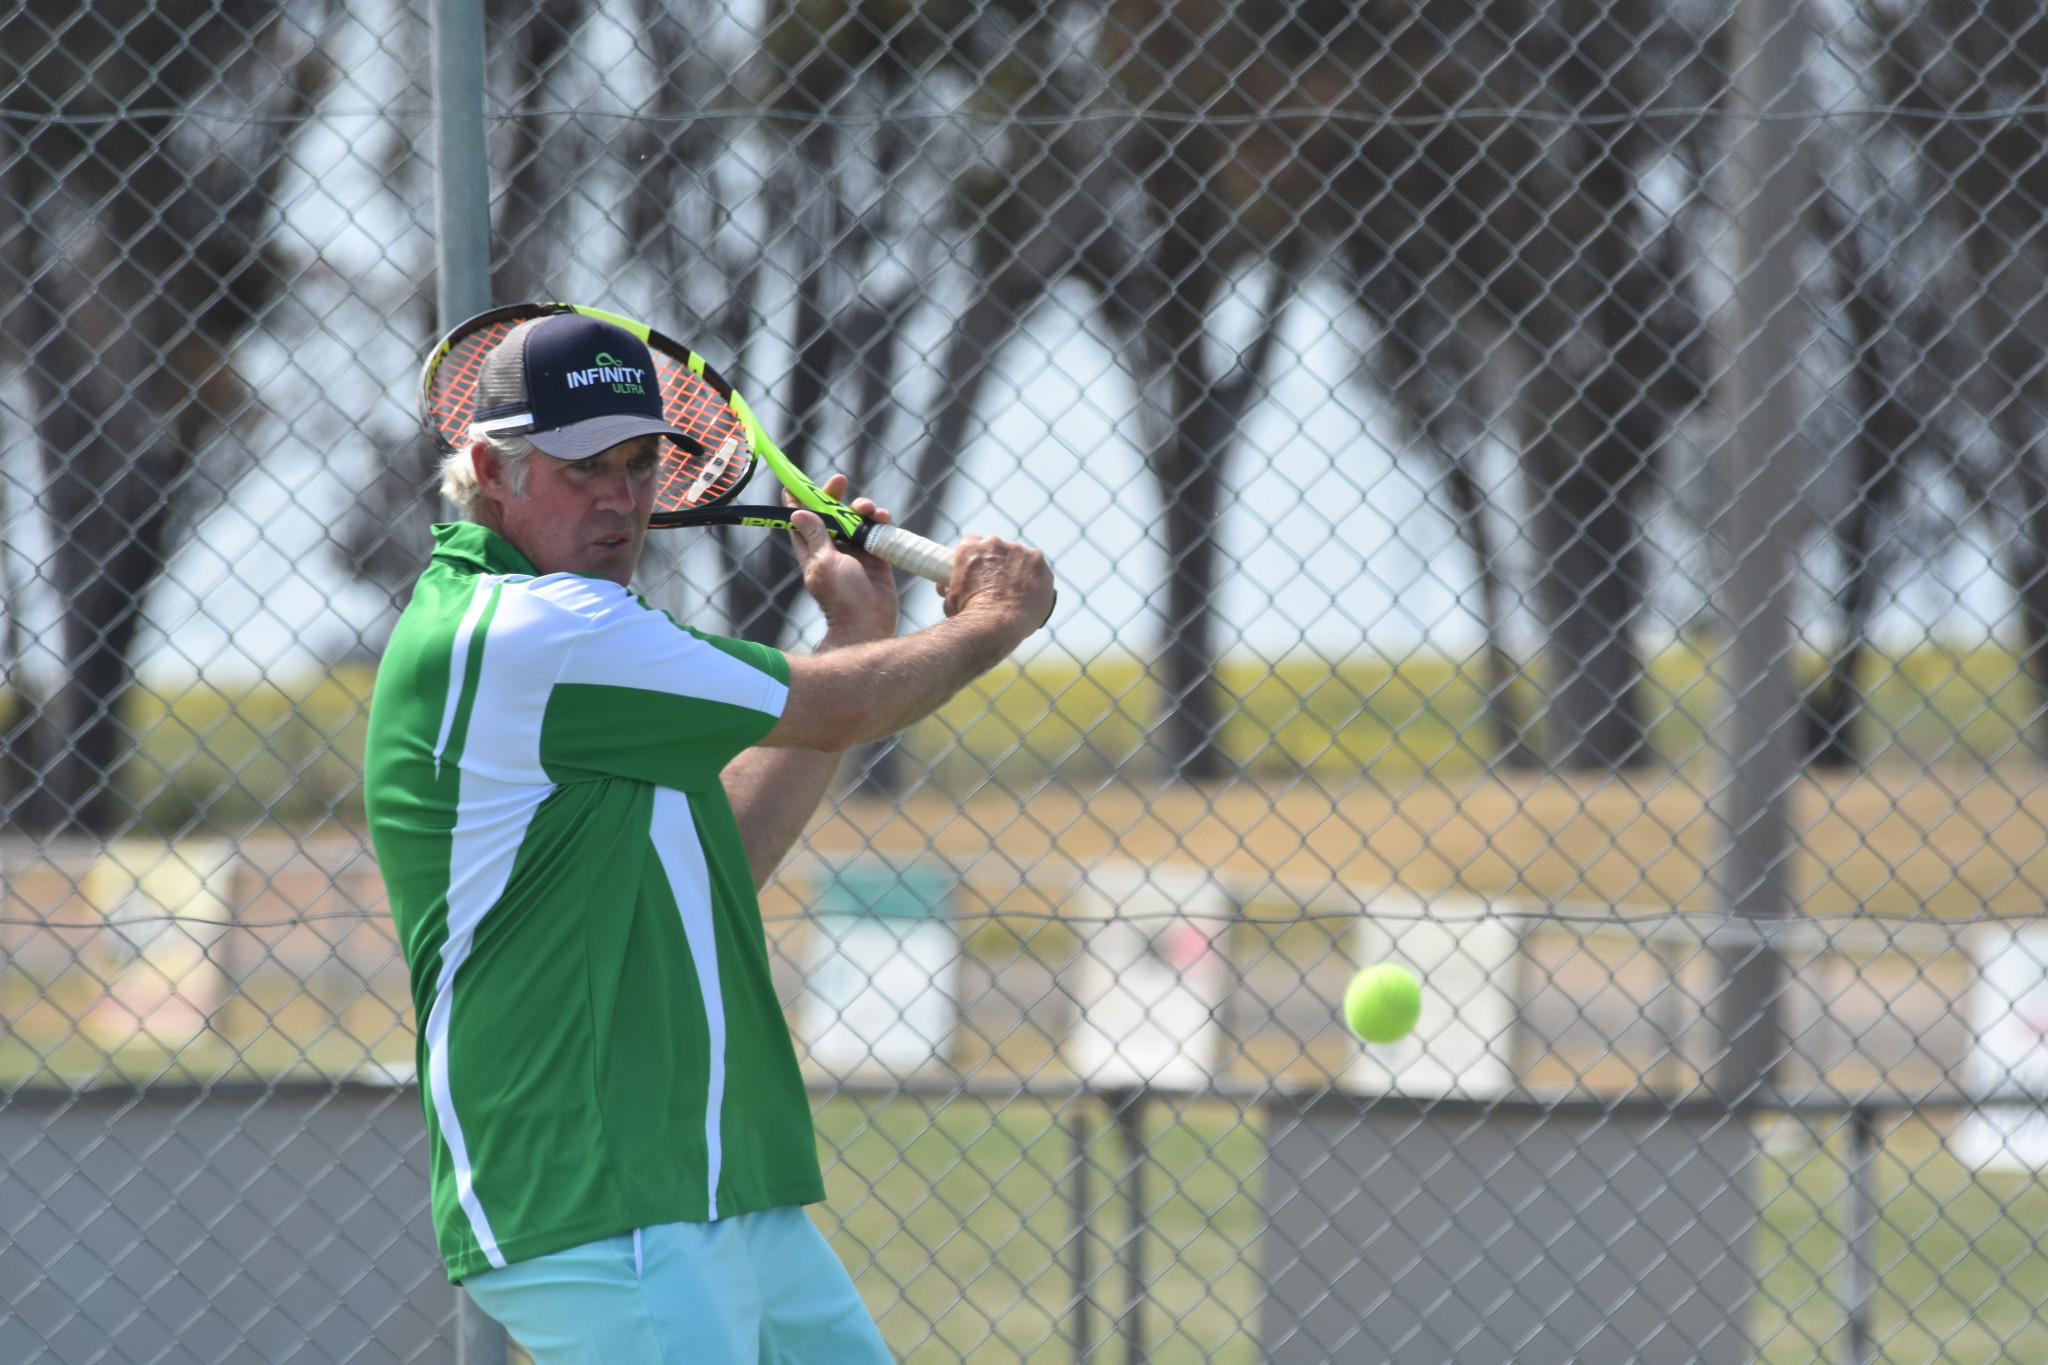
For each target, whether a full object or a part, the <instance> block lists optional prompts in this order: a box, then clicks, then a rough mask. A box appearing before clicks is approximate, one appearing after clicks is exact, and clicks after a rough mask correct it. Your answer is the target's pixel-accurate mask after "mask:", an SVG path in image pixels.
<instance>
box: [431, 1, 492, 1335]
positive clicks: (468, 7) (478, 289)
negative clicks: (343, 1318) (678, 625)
mask: <svg viewBox="0 0 2048 1365" xmlns="http://www.w3.org/2000/svg"><path fill="white" fill-rule="evenodd" d="M434 178H435V197H434V208H435V222H434V287H435V307H436V312H437V313H438V314H439V319H440V326H441V327H442V328H443V329H446V328H449V327H452V326H454V325H455V324H456V323H458V322H460V321H462V319H464V318H467V317H474V316H475V315H476V314H478V313H481V312H483V311H484V309H486V308H488V307H490V304H491V189H490V177H489V168H488V151H487V149H486V146H485V142H484V7H483V3H482V0H434ZM508 1347H509V1341H508V1338H507V1337H506V1334H505V1329H504V1328H503V1327H501V1326H499V1325H498V1323H497V1322H496V1321H494V1320H493V1319H491V1318H490V1317H488V1316H486V1315H485V1313H484V1312H483V1310H482V1309H480V1308H478V1307H477V1306H476V1304H475V1303H474V1302H472V1301H471V1300H470V1297H469V1295H467V1294H465V1293H464V1292H463V1291H462V1290H461V1289H459V1288H458V1289H457V1290H456V1291H455V1360H456V1365H505V1355H506V1352H507V1350H508Z"/></svg>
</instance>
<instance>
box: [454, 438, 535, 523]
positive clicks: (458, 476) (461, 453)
mask: <svg viewBox="0 0 2048 1365" xmlns="http://www.w3.org/2000/svg"><path fill="white" fill-rule="evenodd" d="M469 434H470V438H471V439H472V440H477V441H482V442H483V443H484V444H485V445H487V446H489V447H490V448H491V453H492V454H493V455H496V456H497V457H498V461H499V463H501V464H503V465H504V466H505V482H506V483H507V484H509V485H510V486H511V488H512V495H513V496H514V497H519V498H523V497H525V496H526V461H527V457H529V456H530V455H532V454H533V452H534V451H535V450H537V449H539V447H538V446H536V445H534V443H533V442H531V441H529V440H527V439H526V438H525V437H524V436H492V435H489V434H487V433H485V432H482V431H479V430H478V429H477V428H475V427H471V428H470V429H469ZM480 491H481V490H480V489H479V488H478V486H477V481H476V465H475V464H473V463H472V462H471V461H470V458H469V447H468V446H463V447H462V448H460V449H459V450H455V451H452V452H450V453H449V454H447V455H445V456H443V457H442V459H441V496H442V497H444V498H446V499H448V501H449V503H450V504H452V505H453V506H454V507H455V509H456V510H457V511H458V512H461V513H462V514H463V515H464V516H468V515H470V514H471V513H472V512H474V511H475V510H476V500H477V494H478V493H479V492H480Z"/></svg>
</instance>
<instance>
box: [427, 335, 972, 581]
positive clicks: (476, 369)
mask: <svg viewBox="0 0 2048 1365" xmlns="http://www.w3.org/2000/svg"><path fill="white" fill-rule="evenodd" d="M561 313H580V314H582V315H583V316H584V317H587V318H596V319H597V320H599V321H600V322H609V323H611V324H613V325H614V326H617V327H623V328H625V329H626V330H627V331H629V332H631V333H632V334H633V335H634V336H636V337H639V338H640V339H641V340H642V341H643V342H645V343H646V344H647V349H648V351H649V352H651V353H652V354H653V356H654V368H655V377H656V378H657V379H658V380H659V381H660V383H661V397H662V415H663V417H664V419H665V420H666V421H667V422H668V424H669V425H670V426H672V427H675V428H676V429H678V430H680V431H684V432H687V433H689V436H688V439H687V440H685V441H683V442H677V441H674V440H664V441H663V442H662V443H661V444H662V451H663V460H662V467H661V472H660V474H659V476H658V480H659V481H658V483H657V485H656V490H655V495H654V516H653V518H652V520H651V521H650V522H649V525H651V526H765V527H780V528H785V529H786V528H787V527H788V526H789V525H790V516H791V514H792V513H794V512H795V511H796V508H792V507H783V506H779V505H768V504H762V505H758V506H748V505H744V504H741V503H738V502H736V501H735V499H737V498H738V497H739V495H740V492H741V491H742V490H743V489H745V488H746V486H747V482H748V480H750V479H751V478H753V476H754V471H755V470H756V468H758V467H759V466H761V465H766V466H767V467H768V470H769V472H770V473H772V474H773V475H774V476H775V477H776V479H777V480H778V481H779V482H780V483H781V485H782V486H783V487H784V488H786V489H788V490H789V492H790V494H791V496H793V497H794V498H795V499H796V501H797V503H798V505H799V506H801V507H803V508H807V509H809V510H810V511H812V512H815V513H817V514H818V516H819V518H820V519H821V520H822V521H823V522H824V523H825V527H826V529H827V530H829V531H830V532H831V533H832V536H833V538H834V539H835V540H838V541H839V542H841V543H842V544H845V545H851V546H853V547H854V548H856V549H860V550H865V551H867V552H868V553H869V554H871V555H873V556H874V557H875V558H877V559H879V560H882V561H883V562H884V563H887V564H893V565H895V566H896V567H897V568H899V569H905V570H908V571H909V572H911V573H914V574H916V575H917V576H918V577H920V578H928V579H930V580H931V581H932V582H934V583H937V584H938V585H939V586H940V587H944V586H946V584H947V582H948V581H949V580H950V579H951V578H952V576H953V552H952V551H951V550H950V549H948V548H947V547H945V546H943V545H940V544H938V543H937V542H936V541H931V540H927V539H925V538H924V537H923V536H921V535H918V534H917V533H916V532H914V531H905V530H903V529H902V528H900V527H896V526H886V525H884V524H882V523H881V522H878V521H874V520H871V519H870V518H867V517H864V516H862V515H860V513H858V512H856V511H854V510H853V509H852V508H850V507H848V506H846V505H845V504H844V503H842V502H840V501H839V500H838V499H837V498H834V497H832V496H830V495H829V494H827V493H826V492H825V490H824V489H822V488H820V487H818V485H817V484H815V483H812V482H811V480H810V479H809V478H808V477H807V476H806V475H805V474H804V472H803V471H802V470H800V469H798V468H797V467H796V466H795V465H794V464H792V463H791V462H790V460H789V457H788V456H786V455H784V454H783V453H782V451H781V450H779V449H778V448H777V447H776V445H775V442H773V441H771V440H769V439H768V433H766V432H765V431H763V430H762V429H761V423H760V422H759V421H758V420H757V419H756V418H755V416H754V410H753V409H752V408H750V407H749V406H747V400H746V399H744V398H742V397H740V395H739V394H738V393H736V392H734V391H733V387H732V385H731V384H728V383H727V382H726V381H725V379H724V378H723V377H722V376H720V375H719V373H718V371H716V370H714V369H712V368H711V366H709V365H707V364H706V363H705V362H704V357H703V356H700V355H698V354H697V353H696V352H695V351H693V350H691V349H689V348H688V347H687V346H683V345H681V344H679V343H678V342H675V341H673V340H671V339H670V338H668V337H665V336H663V335H662V334H661V333H660V332H657V331H655V330H654V329H653V328H651V327H649V326H648V325H647V324H645V323H643V322H635V321H633V320H632V319H631V318H623V317H620V316H619V315H618V314H616V313H606V312H602V311H600V310H599V309H596V308H584V307H580V306H578V305H576V304H573V303H515V304H512V305H510V306H508V307H504V308H493V309H492V310H491V311H490V312H488V313H479V314H478V315H477V316H475V317H473V318H471V319H470V320H469V321H467V322H465V323H463V324H462V325H461V326H459V327H457V328H456V329H455V330H454V331H452V332H450V333H449V334H448V335H447V336H446V337H443V338H442V340H441V344H440V345H438V346H436V347H435V348H434V349H433V352H432V353H431V354H429V355H428V357H427V363H426V366H425V368H424V369H423V370H422V371H421V372H420V417H421V419H422V420H423V421H424V422H425V423H426V427H427V430H428V431H429V432H431V433H433V437H434V444H435V445H437V446H438V447H440V449H441V452H442V453H443V454H452V453H454V452H455V451H457V450H461V449H464V448H466V447H467V446H468V444H469V440H470V435H469V426H470V422H471V421H472V420H473V419H474V417H475V415H476V388H477V379H478V376H479V374H480V373H481V371H482V369H483V363H484V357H485V356H486V355H488V354H490V351H491V348H493V347H494V346H496V345H497V344H498V343H499V342H501V341H503V340H504V339H505V338H506V336H507V335H509V334H510V333H511V331H512V329H513V328H514V327H517V326H518V325H519V324H520V323H522V322H530V321H532V320H533V319H535V318H544V317H551V316H554V315H556V314H561ZM679 447H680V448H679Z"/></svg>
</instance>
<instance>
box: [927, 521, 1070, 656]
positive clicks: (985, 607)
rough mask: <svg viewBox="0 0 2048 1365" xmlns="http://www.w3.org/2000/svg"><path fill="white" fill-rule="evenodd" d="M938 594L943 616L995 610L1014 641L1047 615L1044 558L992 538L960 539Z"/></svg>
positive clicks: (1048, 582)
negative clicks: (1011, 624)
mask: <svg viewBox="0 0 2048 1365" xmlns="http://www.w3.org/2000/svg"><path fill="white" fill-rule="evenodd" d="M944 591H945V597H946V615H948V616H958V615H960V614H961V613H963V612H982V611H993V612H1000V613H1002V614H1004V615H1005V616H1007V617H1009V618H1011V619H1012V620H1014V621H1015V622H1016V624H1017V626H1018V627H1019V631H1018V634H1017V642H1018V643H1022V642H1023V640H1024V639H1025V638H1026V637H1027V636H1029V635H1030V634H1031V633H1032V632H1033V631H1035V630H1037V629H1038V628H1039V627H1040V626H1042V625H1044V624H1045V622H1046V618H1047V617H1048V616H1050V615H1051V614H1052V603H1053V585H1052V569H1051V568H1050V567H1049V566H1048V565H1047V564H1046V562H1045V556H1044V555H1043V554H1041V553H1039V552H1038V551H1037V550H1034V549H1031V548H1030V547H1029V546H1026V545H1019V544H1017V543H1016V542H1015V541H1010V540H998V539H996V537H994V536H967V537H965V538H964V539H962V540H961V542H960V544H959V547H958V548H956V549H955V550H954V551H953V581H952V582H951V583H949V584H947V585H946V587H945V589H944Z"/></svg>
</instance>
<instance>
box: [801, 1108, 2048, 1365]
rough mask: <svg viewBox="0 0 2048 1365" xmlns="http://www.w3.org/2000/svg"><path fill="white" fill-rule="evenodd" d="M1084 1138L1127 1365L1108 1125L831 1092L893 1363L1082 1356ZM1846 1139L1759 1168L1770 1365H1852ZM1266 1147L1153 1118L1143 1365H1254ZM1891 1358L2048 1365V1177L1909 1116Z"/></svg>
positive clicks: (1107, 1309) (839, 1192)
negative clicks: (1080, 1128) (1988, 1155)
mask: <svg viewBox="0 0 2048 1365" xmlns="http://www.w3.org/2000/svg"><path fill="white" fill-rule="evenodd" d="M1077 1117H1078V1118H1079V1119H1081V1121H1082V1122H1083V1124H1084V1126H1085V1128H1086V1130H1087V1132H1088V1135H1089V1152H1090V1161H1091V1163H1092V1165H1091V1181H1092V1186H1093V1195H1094V1199H1095V1201H1096V1205H1095V1211H1094V1213H1093V1215H1092V1217H1091V1219H1090V1236H1091V1253H1092V1259H1093V1263H1094V1268H1095V1273H1096V1279H1095V1281H1094V1287H1093V1289H1092V1291H1091V1292H1092V1297H1093V1298H1094V1300H1095V1303H1096V1306H1097V1308H1096V1311H1095V1313H1094V1314H1093V1331H1094V1339H1095V1341H1096V1342H1097V1345H1098V1350H1099V1353H1100V1355H1101V1356H1102V1358H1106V1359H1120V1358H1121V1349H1120V1347H1119V1346H1118V1345H1117V1343H1116V1341H1115V1340H1114V1334H1115V1333H1116V1331H1117V1326H1116V1323H1115V1320H1114V1316H1113V1315H1114V1314H1115V1312H1116V1311H1117V1309H1118V1307H1119V1306H1120V1304H1121V1302H1122V1298H1121V1294H1122V1281H1121V1278H1120V1273H1119V1272H1118V1271H1117V1270H1116V1268H1115V1266H1114V1265H1113V1264H1112V1263H1111V1261H1110V1257H1111V1255H1112V1249H1113V1248H1114V1246H1115V1245H1116V1244H1117V1242H1118V1241H1119V1239H1121V1238H1122V1237H1123V1236H1124V1235H1125V1234H1126V1230H1127V1224H1126V1222H1125V1219H1124V1213H1123V1210H1122V1207H1121V1206H1120V1204H1119V1203H1118V1202H1117V1200H1116V1199H1115V1198H1114V1197H1113V1196H1112V1195H1110V1194H1109V1189H1110V1180H1111V1176H1112V1173H1113V1172H1114V1171H1115V1170H1116V1169H1117V1168H1118V1167H1119V1166H1120V1164H1121V1162H1122V1156H1121V1149H1120V1147H1119V1145H1118V1143H1117V1141H1116V1134H1115V1132H1114V1131H1113V1130H1112V1129H1111V1128H1110V1126H1109V1124H1108V1120H1107V1116H1106V1115H1105V1114H1104V1113H1102V1112H1101V1111H1100V1110H1099V1109H1086V1108H1084V1109H1077V1110H1069V1111H1065V1112H1063V1111H1062V1110H1060V1109H1058V1108H1056V1107H1055V1106H1053V1105H1052V1104H1049V1103H1047V1102H1044V1101H1040V1100H1036V1099H1023V1100H1016V1101H1010V1102H1007V1103H994V1102H981V1101H976V1100H971V1099H956V1100H952V1101H950V1102H945V1103H938V1102H932V1103H925V1102H920V1101H917V1100H914V1099H908V1098H899V1099H891V1100H886V1101H878V1102H861V1101H856V1100H852V1099H846V1098H838V1099H831V1100H828V1101H826V1102H825V1103H824V1104H823V1105H822V1106H821V1107H820V1109H819V1112H818V1130H819V1137H820V1143H821V1150H822V1151H823V1152H824V1154H825V1156H826V1162H827V1165H826V1184H827V1189H828V1192H829V1196H830V1202H829V1203H828V1204H827V1205H826V1206H825V1209H824V1210H821V1211H820V1221H821V1223H822V1224H823V1225H824V1226H825V1228H826V1230H827V1233H828V1235H829V1236H830V1237H831V1238H832V1241H833V1243H834V1246H835V1247H836V1248H837V1249H838V1251H839V1253H840V1256H841V1257H842V1259H843V1260H845V1262H846V1263H847V1264H848V1265H849V1266H850V1267H851V1268H852V1270H853V1272H854V1275H855V1279H856V1282H857V1283H858V1285H859V1286H860V1288H861V1291H862V1294H863V1295H864V1297H865V1298H866V1299H867V1302H868V1305H869V1307H870V1308H871V1309H872V1310H873V1311H874V1312H875V1314H876V1317H877V1320H878V1321H879V1322H880V1323H881V1325H882V1328H883V1333H884V1335H885V1336H886V1337H887V1338H888V1340H889V1343H890V1345H891V1347H892V1348H894V1350H895V1351H896V1352H897V1353H898V1355H899V1357H900V1358H901V1359H903V1360H904V1361H906V1362H915V1363H916V1365H923V1363H924V1362H940V1361H969V1362H981V1361H1030V1362H1065V1361H1070V1360H1072V1359H1074V1353H1073V1346H1072V1339H1071V1330H1072V1326H1073V1321H1074V1320H1073V1316H1072V1312H1071V1299H1072V1294H1073V1281H1072V1278H1071V1277H1072V1266H1073V1264H1074V1261H1073V1257H1074V1242H1073V1232H1074V1228H1073V1217H1072V1212H1071V1209H1070V1206H1069V1204H1068V1202H1067V1198H1068V1196H1067V1192H1066V1190H1065V1188H1064V1184H1065V1182H1066V1181H1067V1180H1068V1179H1069V1176H1070V1172H1071V1169H1072V1163H1073V1160H1074V1154H1073V1149H1072V1146H1071V1141H1070V1137H1069V1134H1068V1132H1067V1130H1066V1128H1065V1127H1063V1126H1062V1125H1063V1124H1064V1123H1068V1122H1071V1121H1072V1120H1073V1119H1075V1118H1077ZM1845 1154H1846V1146H1845V1139H1844V1138H1843V1137H1842V1136H1841V1135H1836V1136H1833V1137H1831V1138H1830V1139H1829V1140H1827V1141H1825V1142H1822V1143H1818V1144H1807V1145H1798V1146H1790V1147H1779V1146H1775V1145H1774V1146H1773V1147H1771V1148H1767V1149H1766V1150H1765V1151H1764V1153H1763V1155H1762V1156H1761V1158H1760V1160H1759V1163H1758V1166H1757V1169H1756V1193H1757V1196H1758V1200H1759V1205H1760V1209H1761V1217H1760V1220H1759V1222H1758V1225H1757V1229H1756V1232H1755V1235H1754V1238H1753V1240H1752V1243H1751V1250H1750V1254H1751V1258H1752V1264H1754V1265H1755V1266H1756V1267H1757V1271H1758V1274H1759V1277H1760V1285H1759V1289H1758V1291H1757V1293H1756V1295H1755V1298H1754V1299H1753V1301H1752V1303H1751V1305H1750V1308H1749V1313H1748V1318H1747V1322H1746V1325H1745V1327H1744V1335H1745V1336H1746V1337H1747V1338H1748V1339H1749V1340H1750V1341H1751V1342H1752V1343H1753V1345H1754V1347H1755V1350H1756V1355H1757V1358H1758V1359H1760V1360H1762V1361H1766V1362H1773V1363H1777V1362H1782V1365H1793V1363H1794V1362H1810V1361H1820V1360H1839V1359H1843V1358H1844V1356H1843V1354H1842V1352H1843V1341H1842V1333H1843V1323H1844V1316H1843V1314H1844V1308H1843V1294H1844V1292H1845V1289H1846V1280H1845V1269H1844V1267H1845V1257H1846V1243H1845V1240H1844V1237H1843V1235H1842V1228H1843V1225H1844V1221H1845V1220H1844V1214H1843V1208H1844V1204H1843V1189H1844V1182H1845V1176H1844V1164H1843V1163H1844V1158H1845ZM1262 1157H1263V1147H1262V1138H1261V1135H1260V1131H1259V1127H1258V1123H1257V1117H1256V1113H1253V1114H1251V1115H1248V1116H1241V1115H1240V1113H1239V1111H1237V1110H1235V1109H1229V1108H1225V1107H1223V1106H1220V1105H1191V1106H1187V1107H1186V1108H1184V1109H1181V1110H1180V1111H1178V1112H1169V1111H1167V1109H1166V1108H1165V1107H1164V1106H1158V1107H1156V1108H1155V1115H1154V1118H1153V1120H1152V1122H1151V1123H1150V1125H1149V1128H1148V1157H1147V1160H1148V1163H1149V1164H1148V1167H1147V1180H1148V1183H1149V1185H1150V1198H1149V1200H1148V1203H1149V1204H1150V1207H1151V1237H1150V1238H1149V1240H1148V1243H1147V1248H1146V1251H1147V1262H1148V1267H1149V1270H1150V1273H1151V1275H1152V1290H1151V1302H1150V1305H1149V1307H1148V1310H1147V1317H1146V1333H1145V1334H1146V1341H1147V1343H1148V1356H1147V1358H1148V1359H1149V1360H1152V1361H1156V1362H1161V1365H1169V1363H1177V1362H1193V1361H1204V1362H1208V1361H1215V1362H1246V1363H1247V1365H1249V1362H1252V1361H1254V1360H1256V1359H1257V1332H1258V1317H1257V1314H1258V1308H1259V1298H1260V1288H1261V1287H1260V1283H1259V1274H1258V1245H1257V1239H1258V1234H1259V1223H1260V1220H1259V1200H1260V1190H1261V1181H1262V1173H1261V1164H1262ZM1875 1182H1876V1184H1875V1188H1876V1192H1877V1199H1878V1224H1877V1231H1876V1236H1875V1239H1874V1249H1875V1260H1874V1263H1875V1265H1876V1267H1877V1269H1878V1272H1879V1273H1878V1278H1877V1281H1876V1284H1875V1293H1874V1296H1873V1323H1872V1325H1873V1329H1874V1339H1875V1341H1876V1343H1877V1355H1876V1357H1875V1358H1876V1360H1878V1361H1880V1362H1885V1363H1886V1365H1936V1363H1937V1362H1938V1363H1939V1365H2020V1362H2039V1361H2041V1360H2043V1359H2048V1321H2044V1319H2043V1318H2042V1316H2041V1314H2040V1312H2039V1301H2040V1298H2041V1296H2042V1294H2043V1292H2044V1288H2048V1183H2044V1182H2043V1180H2042V1179H2041V1178H2039V1177H2038V1176H2030V1175H2026V1174H2009V1173H2002V1172H1984V1171H1977V1170H1973V1169H1970V1168H1968V1167H1965V1166H1963V1165H1962V1164H1961V1163H1959V1162H1957V1161H1956V1160H1955V1159H1954V1158H1953V1157H1952V1156H1950V1155H1949V1153H1948V1152H1947V1150H1946V1149H1945V1147H1944V1146H1943V1145H1942V1143H1941V1141H1940V1138H1939V1135H1938V1134H1937V1133H1936V1132H1934V1131H1933V1130H1932V1129H1930V1128H1929V1127H1928V1126H1927V1125H1926V1124H1925V1123H1922V1122H1920V1121H1917V1120H1909V1121H1906V1122H1904V1123H1901V1124H1900V1125H1898V1126H1897V1127H1895V1128H1893V1129H1892V1130H1891V1131H1889V1132H1887V1133H1885V1134H1884V1135H1883V1140H1882V1142H1881V1144H1880V1146H1879V1148H1878V1157H1877V1161H1876V1164H1875Z"/></svg>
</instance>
